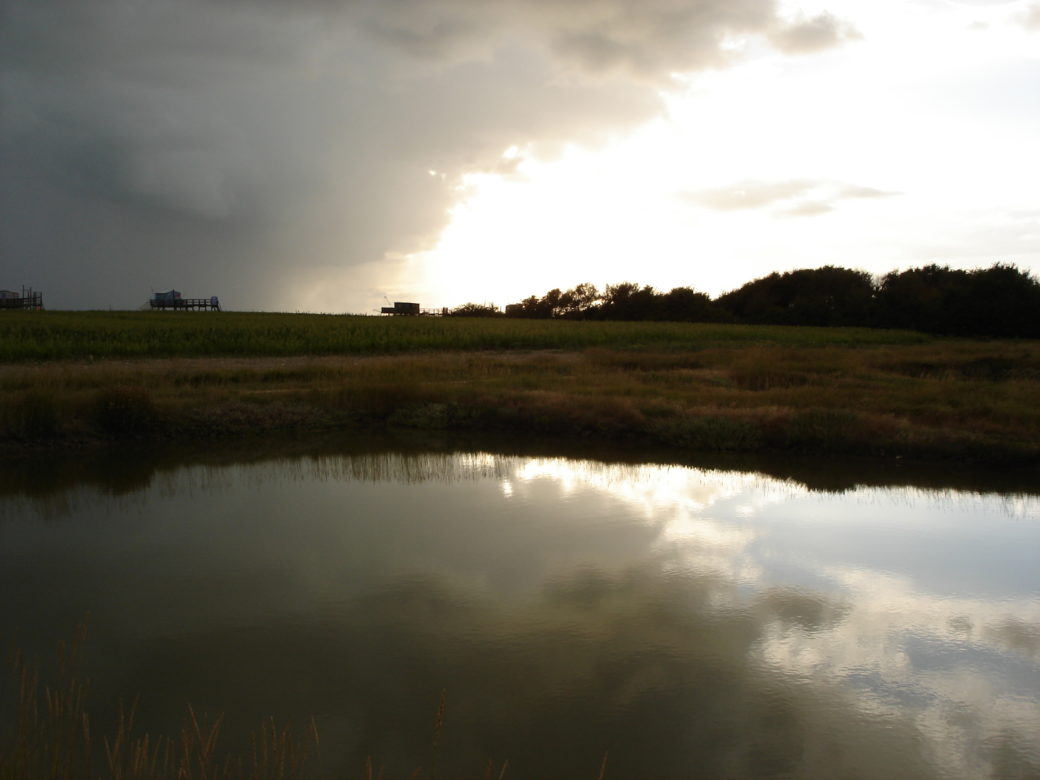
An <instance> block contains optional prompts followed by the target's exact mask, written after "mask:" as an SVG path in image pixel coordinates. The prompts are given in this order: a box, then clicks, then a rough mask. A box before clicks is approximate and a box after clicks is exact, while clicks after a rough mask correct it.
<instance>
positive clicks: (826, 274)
mask: <svg viewBox="0 0 1040 780" xmlns="http://www.w3.org/2000/svg"><path fill="white" fill-rule="evenodd" d="M448 316H453V317H516V318H523V319H572V320H657V321H667V322H729V323H746V324H753V325H817V326H828V325H833V326H860V327H873V328H905V329H909V330H918V331H924V332H927V333H935V334H940V335H955V336H994V337H999V338H1015V337H1027V338H1037V337H1040V282H1038V281H1037V280H1036V279H1035V278H1033V276H1031V275H1030V274H1029V273H1027V272H1025V271H1021V270H1019V269H1018V268H1016V267H1015V266H1013V265H1007V264H1003V263H997V264H994V265H993V266H992V267H990V268H980V269H975V270H970V271H965V270H959V269H953V268H950V267H948V266H939V265H927V266H923V267H921V268H912V269H910V270H907V271H892V272H891V273H888V274H886V275H884V276H881V277H874V276H872V275H871V274H869V273H867V272H866V271H857V270H850V269H848V268H839V267H836V266H825V267H823V268H804V269H800V270H797V271H786V272H784V273H771V274H769V275H768V276H765V277H762V278H760V279H755V280H754V281H751V282H748V283H747V284H745V285H744V286H743V287H740V288H739V289H736V290H733V291H731V292H728V293H725V294H724V295H720V296H719V297H717V298H715V299H712V298H710V297H709V296H708V295H706V294H704V293H702V292H697V291H695V290H694V289H693V288H692V287H676V288H674V289H673V290H670V291H668V292H662V291H658V290H655V289H654V288H653V287H651V286H649V285H642V286H641V285H639V284H636V283H634V282H621V283H620V284H610V285H607V286H606V288H605V289H604V290H602V291H600V290H598V289H597V288H596V286H595V285H593V284H590V283H587V282H586V283H584V284H579V285H577V286H576V287H574V288H572V289H570V290H560V289H558V288H557V289H553V290H549V292H547V293H545V295H542V296H541V297H539V296H535V295H532V296H530V297H528V298H525V299H523V300H522V301H520V302H519V303H512V304H509V305H508V306H506V308H505V311H504V312H503V311H501V310H500V309H498V308H497V307H495V306H491V305H488V304H477V303H467V304H463V305H462V306H458V307H456V308H454V309H451V310H450V311H449V312H448Z"/></svg>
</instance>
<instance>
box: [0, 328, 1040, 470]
mask: <svg viewBox="0 0 1040 780" xmlns="http://www.w3.org/2000/svg"><path fill="white" fill-rule="evenodd" d="M81 316H85V315H81ZM113 316H114V315H113ZM149 316H156V315H151V314H149V313H143V314H141V315H140V317H149ZM158 316H165V315H158ZM169 316H171V317H174V318H178V317H179V318H181V319H182V320H183V319H185V317H184V316H183V313H181V314H178V315H169ZM205 316H206V315H203V316H202V317H194V316H193V315H188V316H187V318H188V319H192V320H197V321H199V322H201V321H202V320H203V319H204V318H205ZM223 316H224V315H221V317H223ZM243 316H246V315H243ZM250 316H259V317H261V321H265V322H266V320H265V319H263V318H265V317H276V315H262V316H261V315H250ZM278 316H280V315H278ZM284 316H286V317H291V316H295V315H284ZM300 316H304V315H300ZM307 316H308V317H309V316H310V315H307ZM88 319H89V318H88ZM117 319H118V318H117ZM332 319H335V318H332ZM347 319H350V318H347ZM353 319H356V320H359V321H362V322H363V324H362V325H360V326H358V327H366V328H367V327H371V328H376V329H383V331H382V333H383V335H384V336H387V337H389V335H390V334H396V336H401V334H407V333H409V332H411V331H409V328H411V329H412V330H413V331H414V332H415V333H425V334H427V335H429V334H436V336H437V338H438V339H441V341H437V342H429V343H443V340H444V339H448V337H449V336H451V334H462V335H465V338H462V335H460V338H462V343H464V344H465V343H474V341H477V342H479V340H480V338H483V337H481V336H479V334H480V333H482V332H483V331H482V329H483V328H485V327H486V328H492V329H494V328H500V327H502V328H506V330H503V331H499V333H500V334H501V333H505V332H507V331H508V329H509V328H518V329H519V330H518V331H517V332H525V333H527V335H528V336H531V337H532V338H534V337H535V336H537V338H542V336H545V337H546V340H545V341H537V339H535V343H538V344H540V345H541V346H539V347H537V348H527V349H500V350H487V349H480V350H474V349H465V348H452V349H443V350H437V351H433V350H430V349H419V350H415V351H405V350H404V346H405V345H406V344H407V343H410V342H406V341H401V340H397V341H393V342H392V343H391V342H390V341H386V340H385V339H384V340H383V341H379V340H378V339H374V337H373V341H372V343H373V344H375V343H381V344H383V347H384V348H385V349H387V350H388V352H387V353H384V354H356V353H347V354H326V355H323V354H306V355H295V356H293V355H284V356H267V357H206V356H204V355H203V356H199V355H194V356H191V357H169V358H140V359H134V360H127V359H115V358H108V359H103V360H98V359H95V360H93V361H90V360H74V361H73V360H50V361H34V362H24V361H21V362H20V361H7V362H3V363H0V451H6V452H8V453H18V452H24V451H26V450H28V449H41V448H43V449H47V448H54V447H59V446H66V445H70V444H74V445H83V446H88V445H93V444H98V443H106V442H120V441H126V440H140V441H162V440H176V439H198V438H210V439H211V438H219V437H231V436H240V435H243V434H256V433H258V432H261V433H262V432H265V431H280V430H284V431H290V430H291V431H296V432H299V431H311V430H313V431H319V430H320V431H327V430H351V429H359V428H361V429H372V428H382V427H388V426H390V427H396V428H401V429H410V428H411V429H422V428H428V429H437V430H459V431H470V430H492V431H499V432H504V433H510V432H514V431H516V432H538V433H541V434H543V435H546V436H559V437H567V438H573V437H575V436H577V437H582V438H596V439H604V440H612V441H641V442H645V443H648V444H652V445H655V446H661V447H667V448H672V449H674V450H675V451H676V452H677V454H679V453H682V452H685V451H691V450H731V451H744V452H748V451H757V450H773V451H791V452H809V453H826V454H831V453H856V454H864V455H880V456H886V457H888V456H902V457H914V458H956V459H959V460H970V461H975V462H979V463H999V464H1003V465H1006V464H1017V465H1026V466H1035V465H1037V463H1038V462H1040V407H1038V405H1037V404H1036V398H1037V394H1038V391H1040V342H1035V341H969V340H962V339H932V338H926V337H917V336H916V335H914V334H910V335H911V336H912V338H906V339H905V340H904V335H903V334H899V333H896V332H887V331H866V332H860V331H851V330H845V329H811V328H783V327H759V328H749V327H744V326H722V325H714V326H700V325H669V324H667V323H663V324H662V323H583V322H553V321H549V322H546V321H523V320H512V321H511V320H490V321H487V322H486V323H485V322H482V321H479V320H451V319H449V320H443V321H442V320H438V319H433V318H430V319H429V320H427V319H426V318H415V319H412V320H382V319H378V318H353ZM102 321H104V322H108V320H107V319H105V318H102ZM0 324H2V319H0ZM325 325H326V326H327V325H328V323H325ZM445 326H450V328H449V329H444V328H445ZM586 326H588V328H589V330H588V331H587V332H586V330H585V328H586ZM185 327H187V326H185ZM193 327H198V326H193ZM601 328H602V329H603V330H600V329H601ZM525 329H526V330H525ZM546 329H548V330H546ZM553 330H555V331H558V333H555V334H550V331H553ZM567 332H569V333H571V336H573V335H574V334H584V335H581V339H583V341H581V343H584V344H586V346H584V347H580V348H567V349H561V348H555V347H550V346H546V345H547V344H551V343H555V342H553V339H557V338H562V336H561V335H560V334H565V333H567ZM608 332H609V336H610V340H604V341H602V342H596V339H598V338H600V336H602V334H603V333H608ZM373 333H375V331H373ZM539 334H541V335H539ZM547 334H548V335H547ZM589 334H599V335H597V336H596V337H595V338H591V337H589ZM842 334H844V335H842ZM370 335H372V334H370ZM396 336H395V338H396ZM571 336H568V337H567V338H570V337H571ZM451 337H452V338H454V336H451ZM604 338H605V337H604ZM840 338H845V339H847V341H846V343H841V342H840ZM467 339H469V340H468V341H467ZM654 339H657V341H654ZM827 339H830V340H829V341H828V340H827ZM611 340H612V341H611ZM640 342H643V343H642V346H640V347H638V348H635V346H634V345H635V344H637V343H640ZM456 346H457V345H456ZM366 348H367V347H366ZM373 348H374V347H373Z"/></svg>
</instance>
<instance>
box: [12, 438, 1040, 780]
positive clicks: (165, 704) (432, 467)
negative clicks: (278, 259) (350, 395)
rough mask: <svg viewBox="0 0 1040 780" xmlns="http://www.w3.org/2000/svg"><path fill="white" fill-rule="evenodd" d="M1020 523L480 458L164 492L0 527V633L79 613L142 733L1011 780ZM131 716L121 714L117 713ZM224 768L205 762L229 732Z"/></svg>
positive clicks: (910, 495)
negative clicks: (444, 713) (181, 727)
mask: <svg viewBox="0 0 1040 780" xmlns="http://www.w3.org/2000/svg"><path fill="white" fill-rule="evenodd" d="M1038 550H1040V499H1038V498H1037V497H1036V496H1021V495H1020V496H997V495H986V496H982V495H975V494H963V493H956V492H953V491H945V492H930V491H922V490H916V489H910V488H902V489H876V488H871V489H857V490H852V491H848V492H845V493H843V494H832V493H821V492H812V491H810V490H808V489H806V488H804V487H802V486H800V485H798V484H796V483H791V482H784V481H780V480H776V479H772V478H768V477H764V476H761V475H756V474H748V473H736V472H721V471H719V472H716V471H706V470H697V469H689V468H683V467H665V466H651V465H647V466H632V465H605V464H602V463H596V462H591V461H574V460H566V459H532V458H512V457H503V456H495V455H487V454H466V455H422V456H400V455H392V454H382V455H365V456H353V457H348V456H342V457H341V456H334V457H333V456H330V457H320V458H304V459H295V460H283V461H276V462H267V463H261V464H258V465H248V466H224V467H188V468H182V469H178V470H175V471H168V472H164V473H160V474H157V475H155V476H154V477H153V478H152V479H151V480H150V481H149V482H148V483H147V486H146V487H142V488H140V489H134V490H127V491H122V492H118V493H117V494H113V492H112V491H110V490H106V489H104V488H98V487H96V486H95V487H90V486H78V487H75V486H74V487H68V488H64V489H61V490H57V491H55V492H53V493H50V494H42V495H40V494H38V495H34V496H32V497H27V496H25V495H18V494H17V493H16V494H14V495H10V496H6V497H2V498H0V593H2V594H4V595H0V606H2V607H3V609H4V613H5V621H4V625H6V626H13V627H16V628H17V629H18V636H19V638H20V639H21V640H23V641H26V642H27V643H28V644H29V645H30V646H33V645H40V646H43V645H45V643H46V642H45V640H46V641H49V640H50V639H52V638H53V637H54V636H60V635H61V632H63V631H67V630H68V629H67V627H68V626H71V625H72V623H74V622H75V620H77V619H78V618H79V617H80V616H81V615H82V614H83V613H84V612H86V611H88V610H89V612H90V614H91V623H92V632H93V639H92V640H91V643H92V649H93V651H94V652H93V658H92V661H93V663H94V666H93V667H91V670H90V671H91V673H92V676H93V677H94V679H95V691H101V690H110V691H112V692H113V695H125V696H132V695H133V694H134V693H136V692H140V693H141V695H142V700H143V701H144V702H145V704H146V708H145V709H146V711H145V713H144V717H145V718H146V719H147V718H151V722H152V723H153V724H154V725H155V727H156V728H165V727H167V726H168V724H170V723H172V724H174V725H175V724H176V722H177V720H178V719H179V717H180V714H181V712H182V709H181V708H182V707H183V704H184V703H185V702H186V701H191V702H192V703H193V704H195V705H196V706H197V707H200V708H202V707H206V708H208V709H210V711H224V712H226V713H227V714H228V720H229V721H231V720H233V719H240V720H242V721H245V723H244V724H243V725H244V727H248V728H251V727H252V726H253V725H254V724H255V722H256V721H257V720H258V719H259V717H262V716H263V715H266V714H270V713H278V714H280V715H285V716H293V717H297V718H299V717H305V716H306V715H308V714H311V713H313V714H315V715H316V716H317V717H318V719H319V723H320V726H321V729H322V732H323V734H324V735H326V736H325V742H326V744H329V745H334V746H335V747H333V748H328V749H326V750H325V755H323V757H322V761H323V762H324V766H325V768H327V769H329V770H330V771H341V770H343V771H349V770H350V768H351V767H356V766H358V765H359V763H358V762H359V761H360V760H363V758H364V756H366V755H375V756H377V757H378V758H379V759H380V760H382V761H384V762H385V763H386V764H387V767H388V769H389V770H391V771H392V770H394V769H399V770H400V771H402V772H405V774H407V772H408V771H410V770H411V769H412V768H414V766H416V765H417V764H420V763H422V764H425V763H428V747H427V746H428V744H429V734H430V720H431V714H432V710H433V707H434V706H435V703H436V697H437V694H438V692H439V690H440V689H441V688H445V689H447V690H448V692H449V694H448V695H449V702H450V705H449V729H448V731H447V732H446V733H445V744H444V748H443V750H444V755H445V758H444V761H445V762H447V763H445V764H444V767H445V769H446V770H450V769H451V768H452V766H453V764H452V762H455V765H457V766H458V767H460V768H466V769H468V770H469V771H470V772H471V773H472V772H473V771H476V769H475V767H478V766H482V761H483V760H484V759H486V758H496V759H500V760H501V759H504V758H509V759H510V761H511V767H513V770H512V771H514V772H515V773H516V776H518V777H520V776H531V777H534V776H537V777H556V776H558V777H565V776H568V777H594V776H595V774H596V772H597V770H598V767H599V761H600V757H601V756H602V754H603V752H604V751H605V750H608V749H609V750H610V756H611V758H610V761H611V769H612V771H613V772H616V773H617V774H616V775H615V776H618V777H636V776H642V777H661V778H667V777H688V776H690V774H691V772H692V771H693V768H696V771H697V772H699V773H701V774H703V775H705V776H768V775H777V774H783V775H787V776H797V777H833V776H839V775H842V774H844V775H848V774H851V773H857V774H858V775H860V776H862V777H892V776H911V775H913V776H936V777H942V776H956V777H975V776H979V777H981V776H989V775H992V774H996V775H998V776H1006V777H1014V776H1029V775H1030V773H1035V772H1037V771H1038V770H1040V737H1038V736H1037V735H1038V734H1040V574H1038V569H1040V567H1038V566H1037V551H1038ZM149 703H151V704H149ZM229 739H232V740H233V739H234V730H233V729H232V730H231V734H230V736H229Z"/></svg>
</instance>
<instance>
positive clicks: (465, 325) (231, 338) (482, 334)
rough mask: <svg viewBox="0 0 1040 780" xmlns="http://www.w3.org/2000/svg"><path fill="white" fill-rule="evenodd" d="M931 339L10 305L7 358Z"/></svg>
mask: <svg viewBox="0 0 1040 780" xmlns="http://www.w3.org/2000/svg"><path fill="white" fill-rule="evenodd" d="M928 340H930V339H929V337H926V336H923V335H921V334H916V333H910V332H907V331H878V330H868V329H864V328H801V327H799V328H784V327H766V326H750V325H717V324H691V323H656V322H571V321H562V320H552V321H549V320H513V319H501V318H496V319H466V318H439V317H364V316H355V315H325V314H274V313H243V312H219V313H218V312H151V311H148V312H95V311H88V312H60V311H53V312H51V311H46V312H7V313H2V316H0V361H25V360H60V359H66V360H68V359H74V360H89V359H100V358H143V357H201V356H279V355H334V354H350V355H371V354H397V353H402V352H416V351H429V350H513V349H520V350H530V349H587V348H590V347H605V348H655V349H691V348H697V347H700V346H703V345H706V344H720V343H722V344H753V343H768V344H790V345H802V346H804V345H827V344H845V345H876V344H915V343H923V342H926V341H928Z"/></svg>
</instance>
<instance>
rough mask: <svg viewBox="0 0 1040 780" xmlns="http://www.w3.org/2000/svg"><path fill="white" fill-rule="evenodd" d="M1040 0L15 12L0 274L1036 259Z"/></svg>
mask: <svg viewBox="0 0 1040 780" xmlns="http://www.w3.org/2000/svg"><path fill="white" fill-rule="evenodd" d="M1038 8H1040V6H1037V5H1036V4H1035V3H1032V4H1030V3H1024V4H1023V3H1020V2H1012V3H975V4H969V3H952V2H951V3H935V2H927V3H925V2H920V3H917V2H912V3H899V4H896V3H888V2H883V3H879V4H877V6H876V7H872V8H871V9H870V10H864V9H861V8H858V7H857V6H856V5H855V4H852V3H849V2H846V1H845V0H836V1H835V2H833V3H830V4H828V5H826V6H825V5H820V6H810V5H804V4H803V5H801V6H797V7H796V6H792V5H786V4H780V3H777V2H772V0H693V1H692V2H691V1H686V2H679V1H678V0H640V1H638V2H637V1H636V0H579V1H577V2H571V3H556V2H548V0H495V1H492V2H486V3H473V2H468V1H464V0H395V1H393V2H387V1H380V2H376V0H355V1H350V0H310V1H309V2H298V3H292V4H278V3H273V2H269V1H268V0H235V1H234V2H228V3H221V4H210V3H203V2H196V1H195V0H189V1H187V2H177V3H174V2H165V1H163V0H128V1H127V0H76V1H75V2H71V1H69V0H40V1H39V2H33V3H24V2H15V1H14V0H0V90H2V92H0V97H2V103H3V112H2V114H0V171H2V177H0V182H2V183H0V199H2V208H3V211H4V214H5V226H4V230H3V232H2V234H0V272H2V278H0V286H3V287H11V288H17V286H18V285H20V284H26V285H32V286H34V287H36V288H37V289H42V290H44V291H45V292H46V294H47V303H48V306H49V307H50V308H97V307H107V306H113V307H116V308H124V307H134V306H137V305H138V304H140V303H142V302H143V301H144V300H145V299H146V298H147V296H148V294H149V292H150V291H151V290H153V289H165V288H167V287H171V286H173V287H177V288H178V289H182V290H184V291H185V293H186V294H190V295H198V296H203V295H210V294H219V295H220V296H221V297H222V299H223V300H225V301H226V302H227V305H229V306H230V307H231V308H242V309H288V310H297V309H299V310H317V311H368V310H371V309H372V308H374V307H376V306H378V305H379V304H380V303H381V302H382V297H383V296H384V295H388V296H390V297H394V298H398V297H400V298H404V299H422V300H423V302H424V303H426V304H430V305H455V304H459V303H462V302H464V300H466V299H476V300H490V301H494V302H496V303H498V304H504V303H506V302H508V301H509V300H516V299H519V298H521V297H524V296H526V295H528V294H532V293H541V292H543V291H544V290H546V289H548V288H550V287H555V286H570V285H573V284H576V283H578V282H581V281H592V282H594V283H597V284H603V283H609V282H616V281H622V280H624V279H633V280H635V281H638V282H640V283H646V284H653V285H655V286H658V287H662V288H667V287H670V286H674V285H679V284H688V285H692V286H694V287H697V288H698V289H703V290H706V291H708V292H710V293H712V294H715V293H718V292H721V291H723V290H724V289H728V288H731V287H734V286H737V285H739V284H741V283H743V282H744V281H747V280H749V279H751V278H754V277H755V276H760V275H763V274H765V273H768V272H770V271H772V270H782V269H784V268H792V267H803V266H814V265H822V264H825V263H835V264H841V265H847V266H855V267H866V268H868V270H872V271H875V272H883V271H887V270H891V269H892V268H894V267H896V266H899V265H902V266H907V265H914V264H920V263H924V262H932V261H938V262H951V263H954V264H960V265H969V266H974V265H988V264H990V263H992V262H994V261H997V260H1001V261H1008V262H1017V263H1018V264H1019V265H1021V266H1023V267H1027V268H1036V267H1040V213H1038V212H1037V211H1036V210H1035V208H1034V209H1032V210H1030V209H1029V208H1028V204H1029V202H1030V200H1029V196H1030V195H1035V194H1036V191H1035V185H1025V184H1023V183H1022V182H1023V181H1029V180H1031V181H1034V182H1035V181H1038V180H1040V176H1037V175H1035V173H1040V172H1034V174H1030V173H1029V171H1030V168H1031V166H1032V167H1035V166H1037V165H1038V163H1036V162H1035V161H1032V160H1029V159H1027V158H1026V156H1025V155H1024V152H1023V150H1024V149H1025V148H1026V146H1025V139H1026V138H1033V139H1035V137H1036V130H1037V128H1038V126H1040V115H1038V113H1040V112H1038V108H1037V106H1036V101H1035V99H1032V102H1031V103H1029V102H1026V103H1023V99H1022V97H1023V95H1035V89H1033V90H1029V86H1030V85H1032V86H1034V87H1035V84H1036V83H1037V78H1038V77H1040V56H1038V55H1036V54H1035V53H1031V52H1032V51H1033V50H1034V49H1040V46H1037V45H1036V44H1037V38H1036V32H1035V31H1036V28H1037V24H1036V16H1037V10H1038ZM924 32H928V33H929V36H928V37H924V35H923V33H924ZM913 34H920V35H921V36H922V37H919V38H917V39H916V40H913V39H911V37H910V36H911V35H913ZM965 36H974V37H973V38H971V40H973V41H975V42H976V44H977V45H976V46H975V48H974V49H969V50H968V51H967V52H966V53H965V50H964V48H963V46H962V43H963V39H964V37H965ZM922 45H925V46H926V47H927V48H922ZM914 51H916V54H917V56H918V58H919V60H920V64H919V67H917V66H915V65H914V60H913V59H912V56H911V52H914ZM955 53H956V54H957V55H958V57H959V58H960V59H959V60H958V61H962V62H964V63H965V65H964V68H965V69H966V70H967V71H969V72H970V74H971V78H968V79H964V78H962V75H963V74H962V73H960V72H957V71H955V70H952V69H948V64H949V63H951V62H954V61H955V58H954V54H955ZM923 54H926V55H927V56H926V57H923V58H922V55H923ZM949 67H950V68H952V66H949ZM836 79H841V82H840V84H839V83H836V81H835V80H836ZM894 85H898V88H895V87H894ZM901 108H903V109H905V110H906V111H907V112H909V113H908V114H896V113H892V114H889V115H888V116H887V117H880V118H879V117H877V116H876V115H875V114H876V112H878V111H886V112H895V111H898V110H900V109H901ZM980 109H985V113H980ZM961 112H966V113H970V114H971V115H972V116H975V117H979V116H982V117H984V118H983V119H978V120H973V121H972V122H970V123H967V124H963V125H962V124H961V123H959V121H958V120H959V118H960V116H961ZM871 118H872V119H871ZM871 121H873V123H874V124H870V122H871ZM941 128H947V129H948V132H946V133H943V134H941V135H940V134H937V132H938V130H939V129H941ZM853 133H856V135H851V134H853ZM865 139H870V144H869V145H865ZM1019 152H1023V153H1022V154H1019V156H1018V157H1017V159H1015V155H1016V154H1018V153H1019ZM910 159H914V160H916V162H915V163H913V164H907V160H910ZM944 162H945V163H946V164H945V166H944V165H943V163H944ZM1012 173H1013V174H1014V181H1015V182H1017V183H1016V184H1014V185H1013V186H1005V185H1006V184H1007V182H1008V181H1011V179H1010V178H1009V177H1011V175H1012ZM937 177H939V178H937ZM942 177H945V178H942ZM1031 188H1032V189H1031ZM997 192H999V193H1000V194H999V197H993V194H994V193H997ZM937 193H938V194H941V195H942V199H939V200H937V199H936V194H937ZM951 193H952V194H951ZM930 198H931V199H932V200H931V201H930V200H929V199H930ZM1032 202H1033V203H1036V202H1037V201H1036V199H1035V197H1034V198H1033V200H1032ZM788 216H799V217H804V218H803V219H782V217H788ZM947 221H949V223H950V224H956V228H955V229H953V230H949V229H947V230H943V229H942V228H943V227H944V226H947ZM866 234H870V235H872V236H874V237H875V238H874V242H873V243H865V242H864V235H866ZM756 237H757V238H756ZM857 252H858V254H857ZM870 263H873V264H874V265H873V266H871V265H870Z"/></svg>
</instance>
